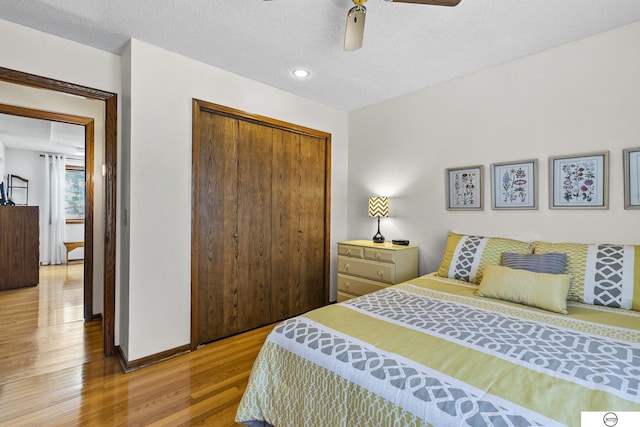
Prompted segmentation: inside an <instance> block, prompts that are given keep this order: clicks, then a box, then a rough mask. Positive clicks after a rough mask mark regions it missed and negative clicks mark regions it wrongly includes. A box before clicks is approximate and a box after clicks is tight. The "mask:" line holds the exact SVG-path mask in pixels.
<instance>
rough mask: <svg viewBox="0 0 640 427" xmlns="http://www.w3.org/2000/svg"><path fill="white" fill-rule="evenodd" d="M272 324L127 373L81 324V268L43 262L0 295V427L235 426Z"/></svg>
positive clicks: (96, 328)
mask: <svg viewBox="0 0 640 427" xmlns="http://www.w3.org/2000/svg"><path fill="white" fill-rule="evenodd" d="M272 328H273V326H266V327H263V328H259V329H256V330H254V331H250V332H247V333H244V334H240V335H236V336H234V337H231V338H226V339H224V340H220V341H217V342H215V343H212V344H209V345H206V346H204V347H202V348H200V349H198V350H197V351H195V352H192V353H189V354H186V355H182V356H178V357H175V358H173V359H169V360H166V361H163V362H161V363H158V364H156V365H153V366H150V367H147V368H143V369H140V370H137V371H134V372H130V373H128V374H125V373H123V372H122V369H121V367H120V365H119V363H118V361H117V359H116V358H113V357H112V358H105V357H103V356H102V332H101V324H100V321H93V322H88V323H85V322H83V321H82V264H70V265H69V266H48V267H41V268H40V285H38V286H37V287H33V288H25V289H17V290H9V291H2V292H0V426H12V427H13V426H143V425H144V426H188V425H205V426H237V424H236V423H235V422H234V417H235V412H236V409H237V406H238V403H239V401H240V398H241V396H242V393H243V392H244V389H245V387H246V384H247V381H248V377H249V374H250V371H251V367H252V365H253V362H254V360H255V358H256V356H257V354H258V351H259V350H260V347H261V346H262V343H263V342H264V340H265V337H266V336H267V334H268V333H269V332H270V331H271V329H272Z"/></svg>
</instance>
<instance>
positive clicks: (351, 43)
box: [344, 6, 367, 51]
mask: <svg viewBox="0 0 640 427" xmlns="http://www.w3.org/2000/svg"><path fill="white" fill-rule="evenodd" d="M366 16H367V9H366V8H365V7H364V6H355V7H352V8H351V9H349V13H348V14H347V27H346V29H345V31H344V50H346V51H352V50H357V49H360V48H361V47H362V40H363V39H364V21H365V18H366Z"/></svg>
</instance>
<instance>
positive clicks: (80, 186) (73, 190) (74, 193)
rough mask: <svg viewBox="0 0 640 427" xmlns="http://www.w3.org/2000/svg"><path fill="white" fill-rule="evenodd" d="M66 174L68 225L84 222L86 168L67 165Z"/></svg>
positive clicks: (65, 190)
mask: <svg viewBox="0 0 640 427" xmlns="http://www.w3.org/2000/svg"><path fill="white" fill-rule="evenodd" d="M65 169H66V170H65V174H64V210H65V214H66V218H67V224H81V223H83V222H84V186H85V180H84V166H73V165H67V166H66V168H65Z"/></svg>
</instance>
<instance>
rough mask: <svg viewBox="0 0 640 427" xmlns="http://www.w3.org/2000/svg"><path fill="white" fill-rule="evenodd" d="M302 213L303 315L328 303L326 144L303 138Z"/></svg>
mask: <svg viewBox="0 0 640 427" xmlns="http://www.w3.org/2000/svg"><path fill="white" fill-rule="evenodd" d="M300 164H301V165H304V167H303V168H299V171H300V191H299V193H298V197H299V200H300V202H299V206H300V211H299V213H298V227H299V229H300V230H301V233H300V234H299V244H298V247H299V252H300V286H299V292H300V295H301V305H300V310H301V311H308V310H311V309H313V308H317V307H320V306H322V305H324V304H325V303H326V302H327V300H328V297H327V292H328V291H327V289H326V283H327V281H326V278H325V261H326V260H325V257H326V256H327V252H326V248H325V237H326V236H327V235H328V230H326V225H325V224H326V216H325V214H326V212H327V207H326V201H327V198H326V197H325V191H326V189H325V186H326V175H325V174H326V173H327V170H326V142H325V140H324V139H319V138H315V137H312V136H305V135H302V136H300Z"/></svg>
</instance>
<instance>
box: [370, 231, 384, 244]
mask: <svg viewBox="0 0 640 427" xmlns="http://www.w3.org/2000/svg"><path fill="white" fill-rule="evenodd" d="M373 243H384V236H383V235H382V234H380V232H379V231H378V232H377V233H376V235H375V236H373Z"/></svg>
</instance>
